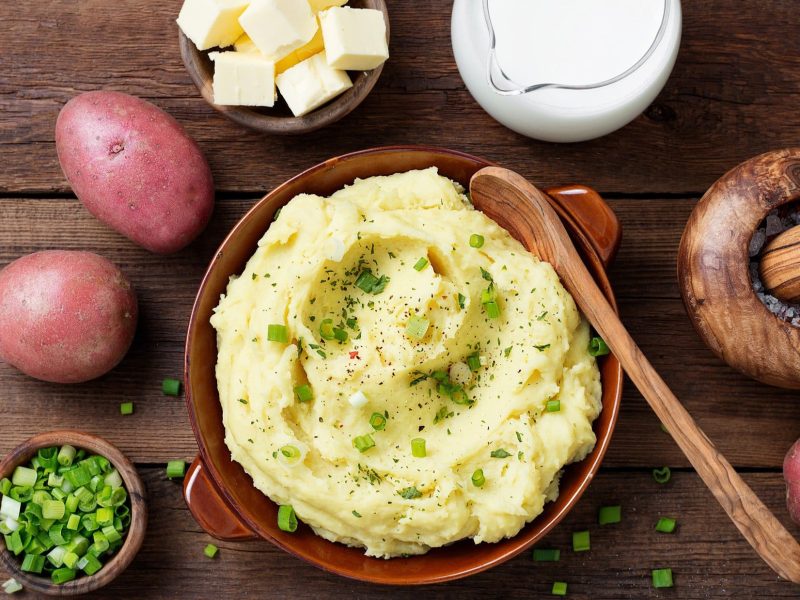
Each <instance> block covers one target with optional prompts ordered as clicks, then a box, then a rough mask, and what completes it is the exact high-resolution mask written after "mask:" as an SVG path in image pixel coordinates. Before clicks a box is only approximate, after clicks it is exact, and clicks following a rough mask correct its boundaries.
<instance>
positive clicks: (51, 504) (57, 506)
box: [42, 500, 66, 520]
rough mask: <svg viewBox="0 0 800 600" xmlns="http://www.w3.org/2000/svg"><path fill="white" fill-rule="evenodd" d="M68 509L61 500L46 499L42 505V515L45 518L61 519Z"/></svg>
mask: <svg viewBox="0 0 800 600" xmlns="http://www.w3.org/2000/svg"><path fill="white" fill-rule="evenodd" d="M65 512H66V509H65V508H64V503H63V502H61V500H45V501H44V504H43V505H42V517H44V518H45V519H56V520H58V519H60V518H62V517H63V516H64V513H65Z"/></svg>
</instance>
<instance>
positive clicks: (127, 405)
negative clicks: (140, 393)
mask: <svg viewBox="0 0 800 600" xmlns="http://www.w3.org/2000/svg"><path fill="white" fill-rule="evenodd" d="M119 414H121V415H132V414H133V402H123V403H122V404H120V405H119Z"/></svg>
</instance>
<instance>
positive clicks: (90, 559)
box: [75, 554, 103, 575]
mask: <svg viewBox="0 0 800 600" xmlns="http://www.w3.org/2000/svg"><path fill="white" fill-rule="evenodd" d="M75 566H77V567H78V568H79V569H80V570H81V571H83V572H84V573H86V574H87V575H94V574H95V573H97V572H98V571H99V570H100V569H102V568H103V563H101V562H100V561H99V560H97V557H96V556H94V555H92V554H86V555H84V556H82V557H81V559H80V560H79V561H78V564H77V565H75Z"/></svg>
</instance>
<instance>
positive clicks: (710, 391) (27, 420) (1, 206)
mask: <svg viewBox="0 0 800 600" xmlns="http://www.w3.org/2000/svg"><path fill="white" fill-rule="evenodd" d="M253 202H254V199H246V200H237V199H232V198H226V199H223V200H222V201H220V202H219V203H218V205H217V209H216V214H215V216H214V219H213V221H212V224H211V226H210V227H209V229H208V230H207V231H206V232H205V233H204V234H203V235H202V236H201V238H200V240H199V241H197V242H196V243H195V244H193V245H192V246H191V247H190V248H188V249H186V250H184V251H183V252H180V253H178V254H177V255H174V256H171V257H168V258H163V257H159V256H155V255H153V254H150V253H148V252H146V251H144V250H141V249H140V248H137V247H136V246H134V245H133V244H132V243H131V242H129V241H128V240H126V239H124V238H122V237H121V236H119V235H117V234H116V233H114V232H113V231H111V230H109V229H107V228H106V227H105V226H103V225H102V224H101V223H99V222H98V221H96V220H95V219H93V218H92V217H91V216H90V215H89V214H88V213H87V212H86V211H85V209H84V208H83V207H82V206H81V204H80V203H79V202H77V201H75V200H72V199H38V200H22V199H9V198H7V199H3V200H0V240H8V241H7V242H5V241H4V243H3V244H2V245H0V266H2V265H5V264H6V263H7V262H9V261H10V260H13V259H14V258H16V257H18V256H20V255H22V254H26V253H28V252H33V251H35V250H41V249H45V248H82V249H91V250H94V251H97V252H99V253H100V254H103V255H104V256H107V257H108V258H110V259H111V260H113V261H114V262H116V263H117V264H119V265H120V266H121V267H122V269H123V270H124V271H125V272H126V273H127V274H128V275H129V277H130V278H131V280H132V281H133V284H134V286H135V287H136V290H137V293H138V297H139V302H140V309H141V320H140V324H139V327H138V331H137V336H136V339H135V341H134V345H133V348H132V349H131V351H130V353H129V354H128V356H127V357H126V358H125V360H124V361H123V363H122V364H121V365H120V366H119V367H118V368H117V369H115V370H114V371H113V372H112V373H110V374H109V375H107V376H106V377H103V378H101V379H100V380H97V381H94V382H89V383H85V384H80V385H73V386H61V385H53V384H47V383H44V382H39V381H35V380H32V379H29V378H27V377H25V376H23V375H21V374H19V373H18V372H16V371H15V370H14V369H12V368H11V367H9V366H8V365H5V364H0V383H2V389H3V392H2V398H3V403H2V404H3V412H4V413H5V414H6V415H8V416H6V417H5V419H6V421H5V423H6V425H8V430H7V431H9V432H11V431H13V432H14V434H13V435H3V436H0V453H2V452H6V451H8V450H9V449H10V448H11V447H13V446H14V445H15V444H17V443H18V442H20V441H22V440H23V439H25V438H27V437H28V436H30V435H33V434H34V433H37V432H39V431H41V429H42V421H47V422H48V423H52V424H53V425H52V427H56V426H59V427H80V428H83V429H86V430H87V431H89V432H91V433H97V434H100V435H104V436H107V437H108V438H109V439H111V440H112V441H113V442H115V443H116V444H118V445H119V446H120V447H121V449H122V450H123V451H125V452H126V453H127V454H128V455H129V456H130V457H131V458H132V459H133V460H135V461H140V462H163V461H166V460H169V459H171V458H177V457H184V458H188V457H189V456H192V455H193V454H194V453H195V451H196V446H195V442H194V436H193V435H192V432H191V428H190V427H189V424H188V419H187V416H186V410H185V408H184V405H183V401H182V399H179V398H171V397H168V396H163V395H162V394H161V391H160V382H161V380H162V379H163V378H164V377H180V374H181V372H182V368H183V344H184V334H185V330H186V325H187V323H188V319H189V313H190V311H191V306H192V302H193V301H194V295H195V292H196V290H197V287H198V285H199V282H200V279H201V278H202V275H203V272H204V271H205V267H206V264H207V262H208V261H209V260H210V258H211V256H212V255H213V253H214V251H215V250H216V248H217V246H218V244H219V243H220V242H221V240H222V239H223V237H224V236H225V234H226V233H227V232H228V231H229V229H230V228H231V227H232V226H233V224H234V223H235V222H236V220H237V219H238V218H239V217H241V216H242V215H243V214H244V213H245V212H246V211H247V209H248V208H249V207H250V206H251V205H252V203H253ZM610 204H611V206H612V207H613V208H614V210H615V211H616V212H617V214H618V215H619V217H620V220H621V222H622V226H623V228H624V230H625V239H624V241H623V246H622V250H621V251H620V253H619V255H618V257H617V261H616V263H615V266H614V269H613V271H612V280H613V281H614V283H615V285H616V289H617V294H618V297H619V300H620V310H621V313H622V316H623V320H624V321H625V322H626V324H627V325H628V327H629V328H630V330H631V332H632V334H633V336H634V338H636V340H637V341H638V342H639V344H640V345H641V347H642V349H643V350H644V352H645V353H646V354H647V356H649V357H650V359H651V360H652V362H653V364H654V365H655V366H656V368H657V369H659V370H660V372H661V373H662V375H663V376H664V377H665V379H666V380H667V382H668V383H670V385H672V387H673V390H674V391H675V393H676V394H677V396H678V397H679V398H680V399H682V400H683V401H684V402H685V403H686V406H687V407H688V408H689V410H690V411H691V412H692V413H693V415H694V416H695V418H696V419H697V420H698V422H699V423H700V424H701V426H702V427H704V428H705V430H706V432H707V433H708V435H709V436H710V437H711V439H712V440H714V441H715V442H716V443H717V444H718V445H719V448H720V450H722V451H723V452H724V453H725V454H726V455H727V456H728V458H729V460H731V462H732V463H733V464H734V465H735V466H743V467H775V466H777V465H779V464H780V463H781V460H782V458H783V453H784V452H785V450H786V448H788V447H789V446H790V445H791V443H792V442H793V441H794V440H795V439H796V438H797V437H798V435H800V425H798V423H800V402H798V400H800V394H798V392H789V391H784V390H777V389H771V388H766V387H764V386H762V385H760V384H758V383H756V382H754V381H751V380H749V379H747V378H746V377H744V376H742V375H739V374H738V373H735V372H734V371H732V370H731V369H730V368H729V367H727V365H725V364H724V363H723V362H722V361H720V360H719V359H717V358H716V357H714V356H713V355H712V354H711V352H710V351H709V350H707V349H706V348H705V346H703V344H702V342H701V341H700V339H699V338H698V337H697V335H696V334H695V333H694V330H693V329H692V327H691V324H690V323H689V321H688V319H687V317H686V314H685V312H684V309H683V305H682V303H681V301H680V300H679V298H678V296H677V294H678V292H677V289H676V286H675V271H674V269H675V267H674V265H675V255H676V252H677V245H678V238H679V237H680V229H681V226H682V223H683V222H684V221H685V218H686V217H687V216H688V212H689V211H690V210H691V205H692V203H691V202H688V201H685V200H663V199H662V200H652V199H648V200H634V199H625V200H611V201H610ZM56 224H57V227H56V226H55V225H56ZM687 373H689V374H690V375H691V376H687ZM129 400H132V401H133V402H134V403H135V406H136V413H135V414H134V415H133V416H130V417H121V416H120V415H119V410H118V407H119V403H120V402H123V401H129ZM766 439H768V440H770V442H769V443H764V440H766ZM605 464H607V465H609V466H639V467H641V466H648V465H653V464H669V465H679V466H687V465H688V462H687V461H686V459H685V458H684V457H683V455H682V454H681V453H680V451H679V450H678V449H677V447H676V446H675V444H674V443H673V442H672V441H671V439H670V438H669V437H668V436H667V435H666V434H664V433H663V432H662V431H661V430H660V429H659V426H658V421H657V419H656V418H655V416H654V415H653V413H652V412H651V411H650V409H649V407H648V406H647V405H646V404H645V402H644V400H643V399H642V397H641V396H640V395H639V393H638V392H637V391H636V390H635V389H634V388H633V387H632V386H631V385H630V384H629V385H628V386H627V389H626V391H625V396H624V399H623V410H622V415H621V417H620V422H619V426H618V428H617V431H616V433H615V436H614V441H613V443H612V445H611V448H610V450H609V454H608V458H607V460H606V463H605Z"/></svg>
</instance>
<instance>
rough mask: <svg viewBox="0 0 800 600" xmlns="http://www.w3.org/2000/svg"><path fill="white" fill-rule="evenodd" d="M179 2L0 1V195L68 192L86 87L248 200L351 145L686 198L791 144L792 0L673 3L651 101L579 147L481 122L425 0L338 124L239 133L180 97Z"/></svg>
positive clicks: (446, 29) (400, 15)
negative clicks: (456, 156) (61, 129)
mask: <svg viewBox="0 0 800 600" xmlns="http://www.w3.org/2000/svg"><path fill="white" fill-rule="evenodd" d="M179 6H180V1H179V0H172V1H170V2H163V3H152V2H148V1H147V0H131V1H130V2H125V3H110V2H106V1H105V0H82V1H81V2H73V1H71V0H52V1H51V2H39V3H32V4H30V5H29V6H27V7H26V10H25V11H22V12H20V11H18V10H17V9H16V5H15V4H14V3H13V2H5V3H0V22H2V23H3V27H4V31H5V32H6V35H4V36H2V38H0V56H3V57H4V61H5V62H4V73H3V77H2V78H0V164H2V165H3V170H2V172H0V193H6V194H9V193H13V194H16V193H37V194H38V193H52V192H65V191H67V190H68V187H67V184H66V181H65V179H64V177H63V176H62V174H61V172H60V169H59V167H58V162H57V159H56V154H55V150H54V146H53V127H54V123H55V118H56V116H57V113H58V110H59V109H60V107H61V106H62V105H63V104H64V102H66V101H67V100H68V99H69V98H70V97H72V96H74V95H75V94H76V93H78V92H81V91H86V90H94V89H100V88H105V89H115V90H121V91H125V92H128V93H132V94H136V95H139V96H142V97H145V98H148V99H152V100H153V101H155V102H156V103H157V104H158V105H159V106H161V107H163V108H165V109H166V110H168V111H169V112H171V113H172V114H173V115H175V116H176V117H177V118H178V119H179V120H180V121H181V122H182V123H183V124H184V125H185V126H186V127H187V129H188V131H189V132H190V133H191V135H193V136H194V137H195V138H196V139H197V140H198V141H199V142H200V145H201V146H202V148H203V150H204V151H205V153H206V155H207V156H208V158H209V161H210V163H211V165H212V169H213V171H214V175H215V178H216V182H217V186H218V189H220V190H223V191H263V190H266V189H269V188H271V187H273V186H275V185H276V184H278V183H279V182H281V181H283V180H284V179H286V178H287V177H289V176H291V175H293V174H295V173H297V172H298V171H300V170H302V169H303V168H306V167H308V166H311V165H312V164H315V163H317V162H319V161H321V160H323V159H325V158H328V157H330V156H334V155H337V154H341V153H343V152H348V151H352V150H356V149H361V148H363V147H366V146H375V145H384V144H401V143H420V144H437V145H441V146H449V147H453V148H456V149H460V150H464V151H467V152H472V153H475V154H479V155H483V156H486V157H487V158H490V159H493V160H496V161H499V162H501V163H503V164H505V165H507V166H509V167H511V168H514V169H517V170H519V171H521V172H522V173H524V174H526V175H527V176H529V177H531V178H532V179H533V180H535V181H536V182H537V183H539V184H543V185H554V184H561V183H572V182H581V183H586V184H589V185H593V186H594V187H596V188H598V189H600V190H601V191H606V192H608V191H613V192H636V193H643V192H670V193H676V192H677V193H687V192H694V193H697V192H702V191H703V190H705V189H706V188H707V187H708V186H709V185H710V184H711V183H712V182H713V181H714V180H715V179H717V178H718V177H719V176H720V175H722V174H723V173H724V172H725V171H727V170H728V169H729V168H731V167H732V166H734V165H735V164H737V163H739V162H740V161H742V160H744V159H745V158H747V157H749V156H752V155H755V154H758V153H761V152H763V151H766V150H769V149H774V148H778V147H781V146H789V145H793V144H795V143H796V140H797V139H798V135H800V122H798V120H797V119H796V118H794V117H795V115H794V106H795V102H794V98H795V97H796V93H797V91H798V81H800V58H798V57H800V38H798V36H797V35H794V34H795V23H796V18H795V12H794V9H795V3H794V2H793V1H792V0H765V1H764V2H737V3H730V2H727V1H725V0H689V1H687V2H684V3H683V11H684V30H683V42H682V44H683V45H682V48H681V52H680V55H679V58H678V63H677V66H676V68H675V71H674V74H673V76H672V78H671V80H670V81H669V83H668V85H667V87H666V88H665V90H664V91H663V92H662V94H661V95H660V96H659V98H658V99H657V100H656V101H655V103H654V104H653V105H652V106H651V107H650V108H649V109H648V110H647V111H646V112H645V114H644V115H643V116H641V117H639V118H638V119H636V121H635V122H634V123H632V124H631V125H629V126H628V127H626V128H625V129H623V130H621V131H619V132H617V133H615V134H613V135H610V136H608V137H606V138H603V139H600V140H596V141H592V142H588V143H583V144H579V145H574V144H573V145H556V144H546V143H542V142H537V141H533V140H529V139H527V138H524V137H522V136H519V135H517V134H515V133H513V132H511V131H509V130H507V129H505V128H504V127H502V126H500V125H499V124H497V123H496V122H495V121H493V120H492V119H491V118H490V117H489V116H488V115H486V114H485V113H484V112H483V111H482V110H481V109H480V107H479V106H478V105H477V104H476V103H475V102H474V100H473V99H472V97H471V96H470V94H469V93H468V92H467V91H466V89H465V87H464V85H463V83H462V81H461V79H460V77H459V75H458V71H457V68H456V66H455V63H454V60H453V56H452V50H451V47H450V10H451V3H448V2H427V1H425V0H403V1H402V2H393V3H391V6H390V13H391V21H392V43H391V53H392V57H391V59H390V60H389V62H388V63H387V66H386V69H385V71H384V73H383V75H382V77H381V80H380V81H379V83H378V86H377V88H376V90H375V91H374V92H373V93H372V94H371V96H370V97H369V98H368V99H367V100H366V102H365V103H364V104H363V105H362V106H361V107H359V108H358V109H357V110H356V111H355V112H354V113H353V114H352V115H350V116H349V117H347V118H345V119H344V120H343V121H342V122H340V123H339V124H336V125H334V126H332V127H330V128H327V129H325V130H323V131H320V132H317V133H314V134H311V135H308V136H303V137H297V138H291V137H264V136H260V135H256V134H254V133H250V132H248V131H245V130H244V129H242V128H240V127H239V126H237V125H234V124H233V123H230V122H228V121H227V120H225V119H224V118H223V117H221V116H219V115H217V114H216V113H215V112H214V111H213V110H212V109H211V108H210V107H208V106H207V105H206V104H205V103H204V102H203V101H202V100H201V99H200V97H199V95H198V93H197V92H196V90H195V89H194V87H193V86H192V84H191V82H190V80H189V77H188V76H187V75H186V73H185V71H184V69H183V65H182V63H181V61H180V57H179V54H178V45H177V39H176V38H177V28H176V25H175V23H174V19H175V16H176V15H177V12H178V9H179ZM142 15H147V18H142ZM709 15H713V18H709ZM765 64H769V67H768V68H766V67H765Z"/></svg>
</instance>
